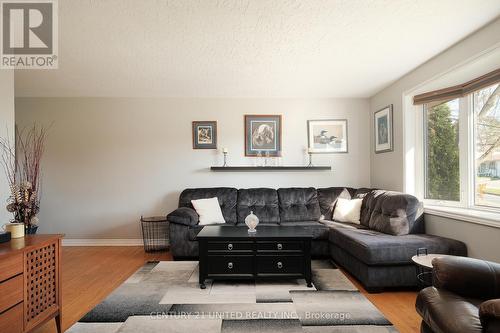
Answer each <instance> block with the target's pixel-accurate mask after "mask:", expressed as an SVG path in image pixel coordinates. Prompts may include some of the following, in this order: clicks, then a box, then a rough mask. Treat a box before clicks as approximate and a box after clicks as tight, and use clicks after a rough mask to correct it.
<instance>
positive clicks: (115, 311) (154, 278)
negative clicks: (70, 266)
mask: <svg viewBox="0 0 500 333" xmlns="http://www.w3.org/2000/svg"><path fill="white" fill-rule="evenodd" d="M312 273H313V274H312V275H313V288H308V287H307V286H306V283H305V281H304V280H302V279H298V280H282V281H280V280H276V281H264V282H261V281H257V282H254V281H210V280H209V281H207V283H206V286H207V288H206V289H200V288H199V285H198V262H196V261H162V262H149V263H147V264H146V265H145V266H143V267H142V268H141V269H139V270H138V271H137V272H136V273H134V274H133V275H132V276H131V277H130V278H129V279H127V280H126V281H125V282H124V283H123V284H122V285H121V286H120V287H118V288H117V289H116V290H115V291H114V292H113V293H111V294H110V295H109V296H108V297H107V298H106V299H105V300H104V301H103V302H102V303H100V304H98V305H97V306H96V307H95V308H94V309H92V310H91V311H90V312H89V313H87V314H86V315H85V316H84V317H83V318H82V319H80V321H79V322H78V323H76V324H75V325H73V326H72V327H71V328H70V329H69V330H68V331H67V332H70V333H87V332H88V333H90V332H92V333H129V332H130V333H132V332H145V333H180V332H190V333H194V332H203V333H216V332H217V333H219V332H223V333H228V332H238V333H239V332H242V333H243V332H252V333H261V332H262V333H265V332H292V333H294V332H306V333H323V332H342V333H358V332H359V333H362V332H363V333H394V332H397V330H396V329H395V328H394V326H392V324H391V323H390V322H389V321H388V320H387V319H386V318H385V317H384V316H383V315H382V313H380V311H379V310H378V309H377V308H376V307H375V306H374V305H373V304H372V303H370V302H369V301H368V300H367V299H366V298H365V297H364V296H363V295H362V294H361V293H360V292H359V291H358V290H357V288H356V287H355V286H354V285H353V284H352V283H351V282H350V281H349V280H348V279H347V277H346V276H345V275H344V274H343V273H342V272H341V271H340V270H339V269H337V267H336V266H335V265H334V264H333V263H332V262H331V261H329V260H314V261H313V263H312Z"/></svg>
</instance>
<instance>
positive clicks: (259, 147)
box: [245, 115, 282, 157]
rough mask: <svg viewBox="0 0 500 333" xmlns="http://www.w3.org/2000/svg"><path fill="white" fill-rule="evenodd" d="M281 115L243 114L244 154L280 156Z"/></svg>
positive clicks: (251, 155)
mask: <svg viewBox="0 0 500 333" xmlns="http://www.w3.org/2000/svg"><path fill="white" fill-rule="evenodd" d="M281 135H282V134H281V115H245V156H250V157H255V156H259V155H261V156H262V155H266V156H272V157H276V156H281Z"/></svg>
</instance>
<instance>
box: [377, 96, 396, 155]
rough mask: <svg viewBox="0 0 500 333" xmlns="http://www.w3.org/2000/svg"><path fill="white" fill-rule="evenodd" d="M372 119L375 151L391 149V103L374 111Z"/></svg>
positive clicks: (392, 146)
mask: <svg viewBox="0 0 500 333" xmlns="http://www.w3.org/2000/svg"><path fill="white" fill-rule="evenodd" d="M373 121H374V129H375V130H374V133H375V140H374V141H375V153H376V154H379V153H385V152H388V151H393V150H394V145H393V128H392V104H391V105H388V106H386V107H385V108H383V109H380V110H378V111H377V112H375V116H374V119H373Z"/></svg>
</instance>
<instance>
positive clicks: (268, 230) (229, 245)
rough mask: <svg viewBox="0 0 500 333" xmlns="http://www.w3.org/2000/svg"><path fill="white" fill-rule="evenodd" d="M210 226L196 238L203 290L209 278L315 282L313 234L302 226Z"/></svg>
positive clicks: (309, 284)
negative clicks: (254, 229)
mask: <svg viewBox="0 0 500 333" xmlns="http://www.w3.org/2000/svg"><path fill="white" fill-rule="evenodd" d="M247 230H248V228H247V227H233V226H206V227H204V228H203V229H202V230H201V231H200V232H199V233H198V236H197V237H196V240H197V241H198V242H199V250H200V255H199V257H200V275H199V282H200V288H202V289H205V280H206V279H255V280H261V279H297V278H304V279H305V280H306V283H307V286H308V287H312V283H311V239H312V235H311V233H310V232H307V230H306V229H304V228H302V227H287V226H260V227H257V233H255V234H253V235H251V234H248V231H247Z"/></svg>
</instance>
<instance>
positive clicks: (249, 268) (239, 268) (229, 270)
mask: <svg viewBox="0 0 500 333" xmlns="http://www.w3.org/2000/svg"><path fill="white" fill-rule="evenodd" d="M207 267H208V275H209V276H210V275H249V276H252V275H253V256H211V255H209V256H208V262H207Z"/></svg>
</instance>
